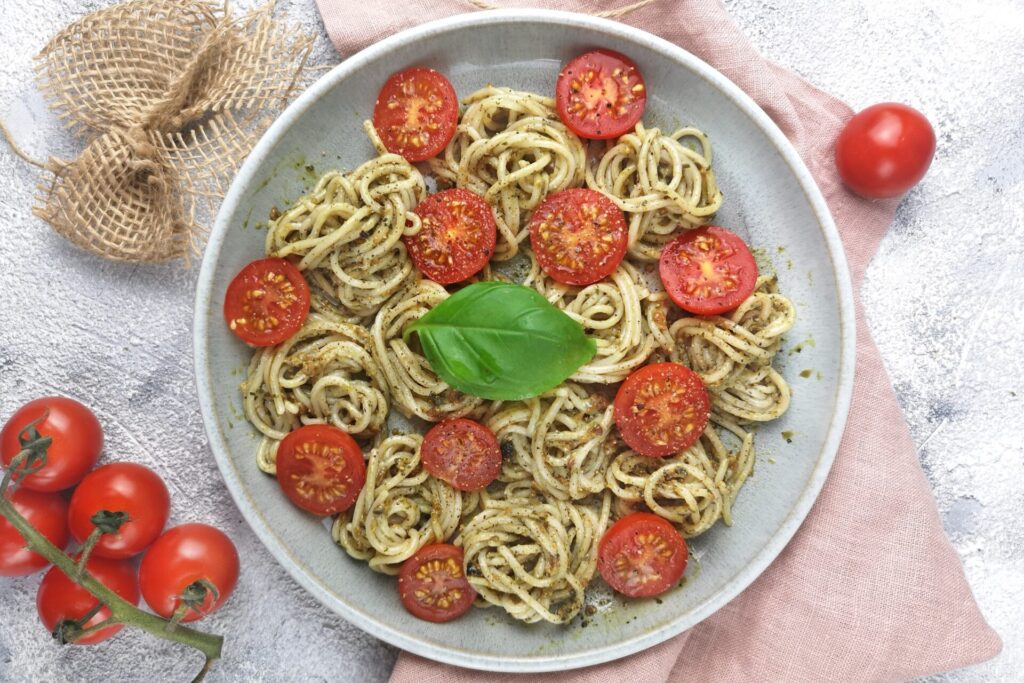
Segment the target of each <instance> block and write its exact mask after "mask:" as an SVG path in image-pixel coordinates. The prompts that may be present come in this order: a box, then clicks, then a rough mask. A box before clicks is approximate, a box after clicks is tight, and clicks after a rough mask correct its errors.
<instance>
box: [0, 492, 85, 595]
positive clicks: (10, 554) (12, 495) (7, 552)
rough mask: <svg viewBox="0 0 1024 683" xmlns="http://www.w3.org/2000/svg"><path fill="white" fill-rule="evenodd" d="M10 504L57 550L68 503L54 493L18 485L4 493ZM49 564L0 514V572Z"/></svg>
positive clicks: (18, 572) (19, 572) (24, 571)
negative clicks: (30, 547) (31, 548)
mask: <svg viewBox="0 0 1024 683" xmlns="http://www.w3.org/2000/svg"><path fill="white" fill-rule="evenodd" d="M7 498H8V499H9V500H10V501H11V502H12V503H13V504H14V508H15V509H16V510H17V511H18V512H19V513H21V516H22V517H24V518H25V519H26V520H27V521H28V523H29V524H31V525H32V526H33V527H35V528H36V530H37V531H39V533H41V534H42V535H43V536H45V537H46V538H48V539H49V540H50V543H53V544H54V545H55V546H57V547H58V548H60V549H61V550H63V549H64V547H65V546H66V545H67V544H68V538H69V536H70V532H69V531H68V503H67V501H66V500H64V497H63V496H61V495H60V494H58V493H44V492H42V491H32V490H31V489H23V488H21V487H20V486H19V487H18V488H16V489H14V491H13V492H8V493H7ZM49 564H50V561H49V560H47V559H46V558H45V557H43V556H42V555H40V554H38V553H34V552H32V551H31V550H29V549H28V548H27V547H26V545H25V539H24V538H23V537H22V535H21V534H20V533H18V530H17V529H15V528H14V525H13V524H11V523H10V522H9V521H7V519H6V518H4V517H0V576H26V575H28V574H33V573H35V572H37V571H39V570H40V569H42V568H43V567H46V566H47V565H49Z"/></svg>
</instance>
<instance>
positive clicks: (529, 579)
mask: <svg viewBox="0 0 1024 683" xmlns="http://www.w3.org/2000/svg"><path fill="white" fill-rule="evenodd" d="M610 503H611V496H610V495H608V494H605V495H603V496H601V497H600V498H599V499H597V500H596V501H594V502H591V503H578V502H567V501H559V500H550V499H549V498H547V497H546V496H544V495H543V494H540V493H537V492H536V491H534V490H532V489H531V488H530V487H529V484H528V483H527V484H526V485H516V484H511V485H509V486H507V487H506V488H505V490H504V491H502V492H500V493H499V494H498V495H492V496H489V497H488V498H487V499H486V500H485V501H484V503H483V508H482V509H481V510H480V511H479V512H478V513H477V514H476V515H474V516H473V517H472V518H471V519H470V520H469V521H468V522H467V523H466V525H465V526H464V527H463V528H462V530H461V532H460V533H459V535H458V537H457V538H456V539H455V543H456V544H458V545H461V546H462V547H463V549H464V551H465V566H466V576H467V577H468V578H469V582H470V584H471V585H472V586H473V588H475V589H476V591H477V593H478V599H477V602H478V604H480V605H481V606H488V605H496V606H498V607H501V608H502V609H504V610H505V611H506V612H507V613H508V614H510V615H511V616H513V617H515V618H516V619H519V620H521V621H524V622H526V623H534V622H537V621H547V622H550V623H553V624H564V623H567V622H569V621H570V620H572V618H573V617H575V616H576V615H577V614H578V613H579V611H580V610H581V609H582V607H583V599H584V590H585V589H586V587H587V584H589V583H590V580H591V579H592V578H593V576H594V573H595V571H596V568H597V544H598V541H599V540H600V538H601V534H602V533H604V530H605V528H606V527H607V525H608V520H609V516H610V512H611V505H610Z"/></svg>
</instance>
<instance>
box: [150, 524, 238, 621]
mask: <svg viewBox="0 0 1024 683" xmlns="http://www.w3.org/2000/svg"><path fill="white" fill-rule="evenodd" d="M238 569H239V565H238V551H237V550H236V549H235V544H234V543H232V542H231V539H230V538H228V537H227V536H226V535H225V534H224V532H222V531H220V530H219V529H215V528H213V527H212V526H208V525H206V524H182V525H181V526H176V527H174V528H173V529H169V530H168V531H167V532H166V533H165V534H164V535H162V536H161V537H160V538H158V539H157V540H156V542H155V543H153V545H152V546H150V548H149V550H147V551H146V554H145V555H144V556H143V557H142V563H141V564H140V565H139V587H140V588H141V589H142V597H143V598H144V599H145V600H146V604H147V605H149V607H150V609H152V610H153V611H154V612H156V613H157V614H159V615H160V616H162V617H164V618H165V619H169V618H170V617H171V616H172V615H173V614H174V612H175V610H176V609H177V608H178V606H179V605H180V604H181V596H182V594H183V593H184V592H185V590H186V589H187V588H188V587H189V586H190V585H191V584H193V583H195V582H197V581H207V582H209V583H210V584H212V585H213V586H214V587H215V588H216V590H217V594H216V598H215V597H214V594H213V593H212V592H211V591H209V589H207V592H206V594H205V596H204V597H203V598H202V602H201V604H199V605H198V606H196V607H190V608H188V609H187V610H186V612H185V616H184V617H182V619H181V620H182V621H195V620H196V619H199V618H201V617H203V616H204V615H206V614H209V613H210V612H213V611H214V610H216V609H217V608H218V607H220V606H221V605H223V604H224V602H225V601H226V600H227V599H228V598H229V597H230V596H231V593H232V591H234V589H235V584H236V583H237V582H238Z"/></svg>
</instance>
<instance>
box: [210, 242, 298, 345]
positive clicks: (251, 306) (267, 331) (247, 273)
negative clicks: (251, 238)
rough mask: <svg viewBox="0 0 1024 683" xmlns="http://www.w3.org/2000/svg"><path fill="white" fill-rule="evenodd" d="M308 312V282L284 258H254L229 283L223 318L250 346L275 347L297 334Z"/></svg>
mask: <svg viewBox="0 0 1024 683" xmlns="http://www.w3.org/2000/svg"><path fill="white" fill-rule="evenodd" d="M308 314H309V284H308V283H307V282H306V278H305V277H303V275H302V272H301V271H300V270H299V269H298V267H296V266H295V265H293V264H292V263H291V262H290V261H286V260H285V259H283V258H265V259H259V260H258V261H253V262H252V263H250V264H249V265H247V266H246V267H245V268H242V270H240V271H238V275H236V276H235V278H234V279H233V280H232V281H231V284H229V285H228V290H227V292H226V293H225V294H224V320H225V321H227V324H228V328H229V329H230V330H231V331H232V332H233V333H234V335H235V336H236V337H238V338H239V339H241V340H242V341H244V342H245V343H247V344H250V345H251V346H273V345H274V344H280V343H281V342H283V341H284V340H285V339H287V338H288V337H290V336H292V335H293V334H295V332H297V331H298V329H299V328H300V327H302V323H304V322H306V316H307V315H308Z"/></svg>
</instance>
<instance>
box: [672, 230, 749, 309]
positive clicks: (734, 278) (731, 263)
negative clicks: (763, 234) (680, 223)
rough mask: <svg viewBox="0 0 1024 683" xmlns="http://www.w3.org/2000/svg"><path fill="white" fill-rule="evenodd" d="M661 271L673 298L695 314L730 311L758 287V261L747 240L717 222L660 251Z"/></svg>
mask: <svg viewBox="0 0 1024 683" xmlns="http://www.w3.org/2000/svg"><path fill="white" fill-rule="evenodd" d="M658 274H659V275H660V276H661V282H662V284H663V285H664V286H665V291H666V292H667V293H668V295H669V297H671V299H672V301H674V302H675V303H676V305H677V306H679V307H680V308H681V309H683V310H684V311H689V312H690V313H694V314H696V315H717V314H719V313H725V312H726V311H730V310H732V309H734V308H736V307H737V306H739V305H740V304H741V303H743V302H744V301H746V299H747V297H748V296H750V294H751V293H752V292H753V291H754V287H756V286H757V263H756V262H755V261H754V255H753V254H752V253H750V249H749V248H748V247H747V244H746V242H744V241H743V240H742V239H741V238H740V236H739V235H737V234H735V233H733V232H730V231H728V230H726V229H725V228H720V227H718V226H717V225H708V226H706V227H703V228H697V229H694V230H685V231H683V232H682V234H680V235H678V236H676V237H675V238H673V239H672V241H671V242H669V243H668V244H666V245H665V247H664V249H662V250H661V259H660V260H659V262H658Z"/></svg>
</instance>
